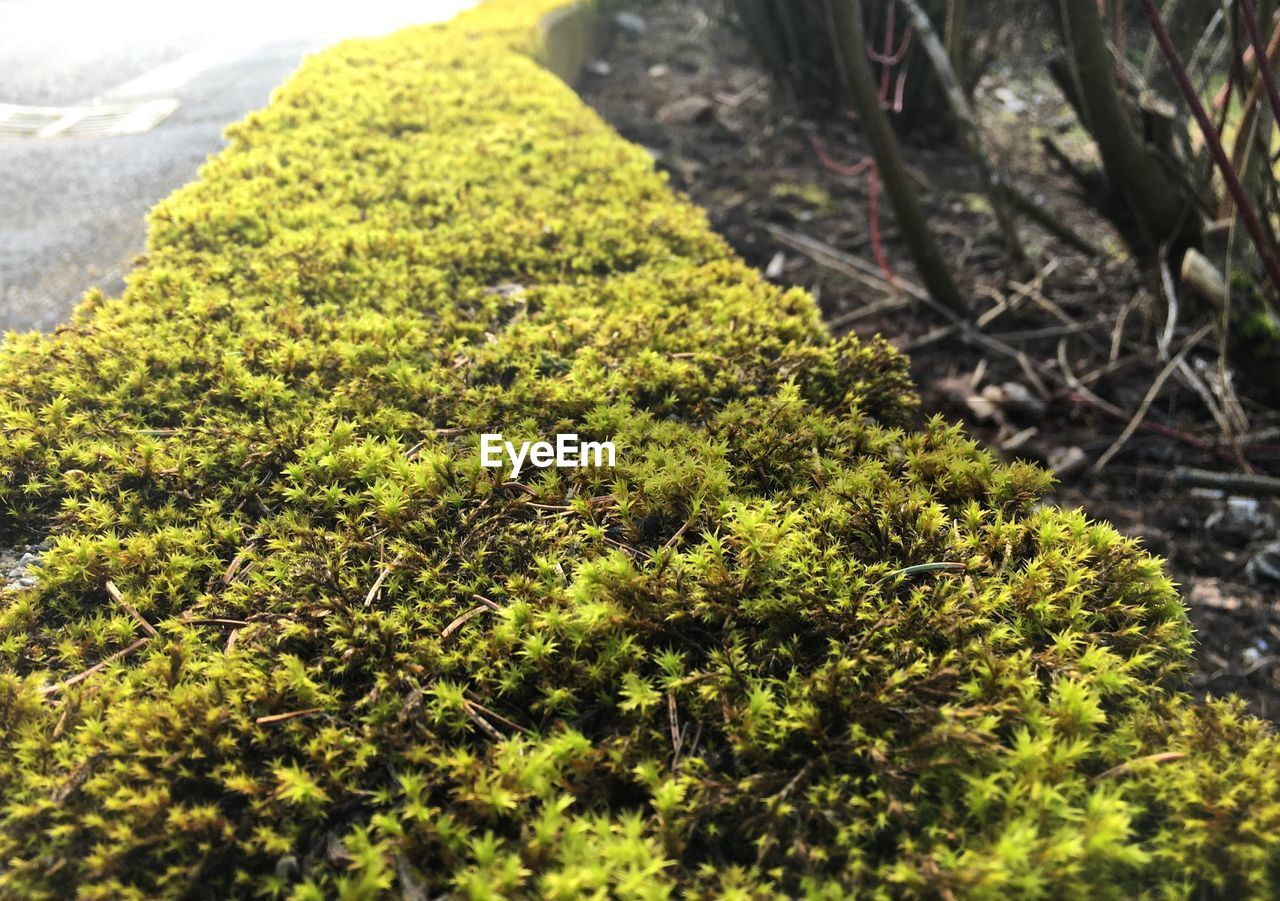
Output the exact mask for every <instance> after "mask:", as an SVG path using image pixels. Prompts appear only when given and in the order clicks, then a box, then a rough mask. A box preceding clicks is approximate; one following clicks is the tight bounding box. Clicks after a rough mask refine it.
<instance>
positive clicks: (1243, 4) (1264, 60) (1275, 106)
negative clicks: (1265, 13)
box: [1239, 0, 1280, 122]
mask: <svg viewBox="0 0 1280 901" xmlns="http://www.w3.org/2000/svg"><path fill="white" fill-rule="evenodd" d="M1239 3H1240V15H1241V18H1243V19H1244V29H1245V31H1247V32H1249V43H1250V44H1252V45H1253V58H1254V61H1255V62H1256V63H1257V65H1258V76H1259V77H1260V78H1261V79H1262V85H1263V87H1265V88H1266V89H1267V99H1268V100H1270V101H1271V115H1272V116H1274V117H1275V121H1277V122H1280V92H1277V90H1276V79H1275V76H1274V74H1273V73H1272V72H1271V57H1270V56H1269V55H1268V54H1267V45H1266V44H1264V43H1262V33H1261V32H1260V31H1258V14H1257V13H1256V12H1255V11H1254V7H1253V0H1239Z"/></svg>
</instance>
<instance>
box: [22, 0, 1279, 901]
mask: <svg viewBox="0 0 1280 901" xmlns="http://www.w3.org/2000/svg"><path fill="white" fill-rule="evenodd" d="M558 5H559V0H539V2H537V3H525V2H516V0H498V2H491V3H488V4H485V5H483V6H481V7H479V8H478V9H476V10H474V11H472V12H470V13H468V14H466V15H465V16H464V17H462V18H461V19H460V20H459V21H458V22H456V23H454V24H451V25H449V26H445V27H433V28H422V29H416V30H411V31H407V32H404V33H401V34H399V35H397V36H394V37H391V38H388V39H384V40H378V41H361V42H352V43H347V44H344V45H341V46H339V47H338V48H336V49H334V50H331V51H328V52H326V53H324V54H321V55H319V56H317V57H314V58H312V59H310V60H309V61H308V62H307V63H306V64H305V65H304V66H303V68H302V70H301V71H300V72H299V73H298V74H297V75H296V76H294V78H293V79H291V80H290V81H289V82H288V84H286V85H285V86H284V87H283V88H281V89H280V91H278V92H277V94H276V96H275V98H274V99H273V101H272V104H271V105H270V106H269V107H268V108H267V109H266V110H264V111H262V112H260V113H256V114H254V115H253V116H251V117H250V118H249V119H248V120H247V121H246V122H245V123H242V124H241V125H239V126H236V127H235V128H234V129H233V130H232V136H233V143H232V145H231V147H230V148H229V149H228V150H227V151H226V152H225V153H223V154H222V155H221V156H219V157H218V158H216V159H215V160H213V161H211V162H210V163H209V164H208V165H207V166H206V167H205V168H204V170H203V172H202V177H201V179H200V180H199V181H197V182H196V183H194V184H192V185H190V186H189V187H187V188H185V189H183V190H182V191H180V192H179V193H178V194H176V195H175V196H174V197H172V198H170V199H169V200H168V201H166V202H164V203H163V204H161V205H160V206H159V207H158V208H157V209H156V210H155V212H154V213H153V214H152V226H151V238H150V251H149V255H148V258H147V260H146V262H145V263H144V264H143V265H142V267H141V268H140V269H138V270H137V271H136V272H135V273H134V274H133V275H132V277H131V278H130V281H129V285H128V288H127V290H126V292H125V295H124V297H123V298H120V299H107V298H104V297H101V296H99V295H92V296H90V297H88V298H87V299H86V301H85V303H84V305H83V306H82V307H81V308H80V310H79V311H78V313H77V314H76V316H75V319H74V322H73V323H72V324H71V325H70V326H68V327H65V328H63V329H60V330H58V331H57V332H56V333H54V334H53V335H49V336H36V335H21V336H17V335H15V336H10V337H9V338H8V339H7V340H6V342H5V344H4V346H3V348H0V511H2V512H3V532H4V535H5V537H6V539H7V540H9V541H12V542H14V543H17V542H29V541H33V540H35V539H38V538H43V537H45V536H48V537H49V540H50V541H51V543H52V546H51V549H50V550H49V551H48V552H47V553H46V555H45V558H44V568H43V570H42V575H41V582H40V585H39V587H38V589H36V590H34V591H30V592H23V593H7V594H3V595H0V799H2V800H0V895H4V896H21V897H35V898H41V897H43V898H62V897H68V896H73V895H76V896H80V897H84V898H146V897H154V896H175V895H183V894H190V895H204V896H212V897H223V896H227V895H231V894H234V895H246V896H290V897H297V898H322V897H332V896H344V897H350V898H363V897H374V896H377V895H379V894H392V895H394V894H404V895H412V896H418V897H421V896H423V895H425V896H427V897H434V896H437V895H439V894H441V893H456V894H460V895H474V896H477V897H490V896H499V895H508V896H510V895H542V896H548V897H563V898H577V897H581V896H583V895H595V896H599V897H604V896H609V895H616V896H620V897H665V896H668V895H676V894H679V895H685V896H689V897H704V896H705V897H710V896H722V895H723V896H729V897H754V896H767V895H788V896H789V895H798V894H808V895H813V896H824V897H839V896H845V895H848V894H850V893H858V894H863V895H869V896H880V897H897V896H902V895H930V896H936V895H942V896H947V895H956V896H960V895H964V896H970V895H972V896H996V895H1010V894H1012V895H1017V896H1035V895H1043V896H1054V897H1058V896H1075V895H1080V894H1083V893H1085V892H1088V893H1090V894H1095V895H1099V896H1115V897H1131V896H1134V895H1148V896H1152V897H1180V896H1184V895H1187V894H1220V895H1222V896H1225V897H1237V896H1240V895H1249V894H1252V895H1258V896H1265V895H1269V894H1272V893H1274V891H1275V889H1276V883H1277V879H1278V876H1277V868H1276V864H1275V863H1274V861H1275V860H1276V859H1277V856H1276V852H1277V844H1278V842H1280V839H1277V838H1276V836H1277V835H1280V831H1278V830H1277V827H1280V800H1278V799H1280V788H1278V787H1277V784H1276V775H1275V774H1276V764H1277V761H1278V760H1280V749H1278V748H1277V741H1276V738H1275V737H1274V736H1273V734H1272V733H1271V732H1270V731H1269V730H1268V729H1266V728H1265V727H1264V726H1262V725H1261V724H1260V723H1258V722H1257V721H1256V720H1253V719H1250V718H1248V717H1247V716H1245V715H1244V714H1243V713H1242V712H1241V711H1240V709H1239V708H1238V706H1236V705H1234V704H1213V705H1210V706H1204V707H1197V706H1194V705H1193V704H1191V702H1190V701H1189V700H1188V699H1187V698H1186V696H1185V695H1184V694H1182V693H1181V692H1180V691H1179V690H1178V687H1177V686H1178V683H1179V679H1180V678H1181V677H1182V676H1183V674H1184V673H1185V670H1186V662H1187V659H1188V656H1189V654H1190V649H1191V636H1190V629H1189V626H1188V623H1187V619H1186V617H1185V614H1184V611H1183V608H1182V605H1181V602H1180V601H1179V599H1178V596H1177V594H1176V592H1175V591H1174V588H1173V586H1172V585H1171V584H1170V582H1169V580H1168V579H1167V577H1166V576H1165V575H1164V574H1163V572H1162V570H1161V568H1160V565H1159V563H1158V562H1157V561H1155V560H1152V559H1151V558H1149V557H1147V556H1146V555H1145V554H1144V553H1143V552H1142V551H1141V549H1140V548H1138V547H1137V546H1136V545H1135V544H1134V543H1133V542H1132V541H1129V540H1126V539H1124V538H1122V537H1120V536H1119V535H1118V534H1117V533H1116V532H1114V531H1113V530H1112V529H1110V528H1109V527H1107V526H1103V525H1098V524H1094V523H1090V522H1088V521H1087V520H1086V519H1085V518H1084V517H1083V516H1082V515H1081V514H1079V513H1076V512H1066V511H1060V510H1055V509H1049V508H1045V507H1042V506H1040V504H1039V498H1040V497H1041V496H1042V494H1043V492H1044V490H1045V488H1046V486H1047V484H1048V476H1047V475H1046V474H1044V473H1043V472H1041V471H1040V470H1038V469H1035V468H1033V467H1029V466H1013V467H1008V466H1003V465H1001V464H999V463H998V462H996V461H995V460H993V459H992V458H991V457H990V456H989V455H988V454H986V453H985V452H983V451H981V450H979V449H978V448H977V447H976V446H975V445H974V444H973V443H972V442H970V441H969V440H967V439H966V438H965V437H964V436H963V435H962V434H961V433H960V432H959V431H958V430H957V429H955V428H953V427H950V426H948V425H946V424H945V423H942V422H940V421H933V422H930V423H929V424H928V425H927V426H926V427H925V428H923V429H922V430H920V431H915V432H908V431H904V428H905V427H906V425H907V423H908V422H909V420H910V419H911V417H912V414H913V410H914V406H915V403H916V401H915V398H914V396H913V394H912V392H911V390H910V387H909V385H908V384H907V381H906V373H905V366H904V363H903V360H902V359H901V357H899V356H898V355H897V354H896V353H894V352H893V351H892V350H891V349H890V348H888V347H887V346H886V345H884V344H882V343H878V342H877V343H870V344H865V345H864V344H859V343H858V342H856V341H854V340H852V339H846V340H843V341H839V342H836V341H832V340H831V339H830V338H829V337H828V336H827V335H826V334H825V332H824V331H823V329H822V327H821V324H820V321H819V318H818V315H817V312H816V309H815V307H814V305H813V303H812V301H811V300H810V299H809V298H808V297H807V296H806V295H805V294H803V293H798V292H782V291H779V290H778V289H776V288H774V287H772V286H770V285H769V284H767V283H766V282H764V281H763V280H762V279H761V278H760V277H759V276H758V275H757V274H755V273H754V272H752V271H751V270H749V269H748V268H746V267H745V266H743V265H742V264H741V263H739V262H737V261H735V260H734V259H733V258H732V256H731V254H730V252H729V251H728V250H727V248H726V246H725V245H724V243H723V242H722V241H721V240H720V239H718V238H717V237H715V236H714V235H713V234H712V233H711V232H710V230H709V229H708V227H707V224H706V222H705V220H704V218H703V216H702V214H701V213H700V212H699V211H697V210H696V209H695V208H694V207H692V206H691V205H689V204H687V203H686V202H684V201H681V200H678V199H677V198H676V197H675V196H674V195H673V194H672V193H671V192H670V191H669V190H668V189H667V187H666V186H665V185H664V183H663V180H662V178H661V177H660V176H659V175H657V174H655V173H654V172H653V170H652V166H651V164H650V162H649V160H648V158H647V157H646V155H645V154H644V153H643V151H641V150H639V149H638V148H634V147H631V146H629V145H627V144H626V143H625V142H623V141H621V140H620V139H619V138H618V137H617V136H615V135H614V134H613V133H612V132H610V130H609V129H608V128H607V127H606V126H605V125H603V124H602V123H601V122H600V121H599V120H598V119H597V118H596V117H595V116H594V115H593V114H592V113H590V112H589V111H588V110H586V109H585V108H584V107H583V106H582V105H581V104H580V103H579V102H578V101H577V100H576V98H574V96H573V95H572V92H571V91H570V90H569V89H568V88H567V87H565V86H564V85H562V84H560V83H559V82H558V81H556V80H555V79H554V78H553V77H551V76H550V75H548V74H546V73H545V72H543V71H541V70H540V69H539V68H538V67H537V65H536V64H535V63H534V62H533V61H532V60H531V59H530V58H529V57H528V56H527V55H526V54H527V52H528V51H530V50H531V49H532V48H531V47H530V46H529V42H530V40H531V38H530V35H532V34H534V32H535V28H534V26H535V24H536V22H537V20H538V17H539V16H540V15H541V13H543V12H545V11H546V10H549V9H552V8H555V7H556V6H558ZM513 48H515V49H513ZM482 429H483V430H501V431H503V432H505V433H507V434H508V435H509V436H510V437H512V438H516V437H525V438H533V437H541V436H545V435H547V434H550V433H553V432H555V431H576V432H579V433H580V434H583V435H584V436H591V437H594V438H612V439H614V440H615V441H616V442H617V444H618V447H619V453H618V466H617V468H616V469H615V470H595V469H576V470H566V471H563V472H559V473H556V472H553V471H547V472H542V473H537V472H534V471H532V470H530V475H528V476H527V477H526V480H525V482H524V484H523V485H522V486H512V485H509V484H505V483H504V482H503V481H502V478H501V476H499V475H498V474H496V473H495V472H494V471H492V470H486V469H483V468H481V467H480V465H479V447H478V434H477V433H478V431H479V430H482ZM939 563H946V564H949V565H948V566H945V567H939V566H936V565H932V564H939ZM108 580H111V581H112V582H113V583H114V584H115V585H116V586H118V588H119V590H120V592H121V593H122V595H123V597H124V599H125V601H126V602H127V603H128V604H129V605H130V606H131V607H132V608H134V609H135V610H136V611H137V612H138V614H139V615H140V616H141V617H143V618H145V619H146V620H147V621H148V622H149V623H150V624H152V625H153V626H154V628H155V630H156V632H157V634H156V636H155V637H154V638H151V639H150V640H149V641H146V642H145V643H143V644H138V641H139V639H140V638H145V637H146V633H145V632H144V630H143V629H142V627H141V626H140V625H139V623H138V622H137V621H136V620H135V619H134V618H133V616H132V615H131V614H130V613H129V612H128V611H127V610H126V609H124V607H122V606H121V605H119V604H117V603H115V602H113V600H112V599H111V597H110V594H109V593H108V591H107V587H106V586H107V581H108ZM100 665H101V666H100ZM92 667H99V668H97V669H95V670H93V671H92V672H91V673H89V674H88V675H85V676H83V678H81V674H84V673H85V672H86V671H87V670H89V669H90V668H92ZM67 680H70V684H66V683H67ZM415 893H421V894H415Z"/></svg>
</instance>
